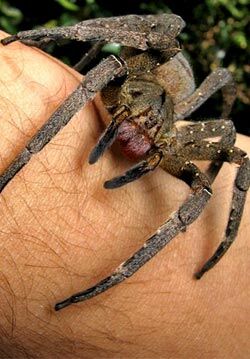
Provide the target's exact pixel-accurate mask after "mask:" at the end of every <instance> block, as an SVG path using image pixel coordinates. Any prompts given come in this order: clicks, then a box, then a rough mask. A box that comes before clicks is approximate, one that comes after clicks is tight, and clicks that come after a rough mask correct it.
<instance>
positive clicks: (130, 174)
mask: <svg viewBox="0 0 250 359" xmlns="http://www.w3.org/2000/svg"><path fill="white" fill-rule="evenodd" d="M146 164H147V162H146V161H142V162H140V163H138V164H137V165H136V166H134V167H132V168H131V169H130V170H128V171H127V172H125V173H124V174H123V175H121V176H117V177H114V178H112V179H111V180H109V181H106V182H104V188H106V189H112V188H118V187H122V186H124V185H125V184H127V183H129V182H133V181H135V180H137V179H139V178H140V177H141V176H143V175H144V174H146V173H147V172H149V171H150V168H148V167H146Z"/></svg>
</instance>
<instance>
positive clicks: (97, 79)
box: [0, 55, 126, 192]
mask: <svg viewBox="0 0 250 359" xmlns="http://www.w3.org/2000/svg"><path fill="white" fill-rule="evenodd" d="M125 73H126V68H125V66H124V64H122V63H121V62H120V60H118V59H117V58H116V57H115V56H113V55H111V56H109V57H108V58H107V59H105V60H103V61H102V62H101V63H100V64H99V65H97V66H96V67H95V68H94V69H92V70H91V71H89V72H88V74H87V75H86V77H85V79H84V80H83V81H82V83H80V85H79V86H78V87H77V88H76V90H75V91H74V92H73V93H72V94H71V95H70V96H69V97H68V98H67V99H66V100H65V102H64V103H63V104H62V105H61V106H59V107H58V109H57V110H56V111H55V112H54V113H53V115H52V116H51V117H50V118H49V120H48V121H47V122H46V123H45V124H44V125H43V126H42V127H41V129H40V130H39V131H38V133H37V134H36V135H35V136H34V137H33V138H32V139H31V140H30V141H29V142H28V144H27V145H26V147H25V148H24V150H23V151H22V152H21V153H20V154H19V155H18V156H17V157H16V158H15V160H14V161H13V162H12V163H11V165H10V166H9V167H8V168H7V169H6V170H5V171H4V173H3V174H2V175H1V176H0V192H1V191H2V190H3V189H4V187H5V186H6V185H7V183H8V182H9V181H10V180H11V179H12V178H13V177H14V176H15V175H16V174H17V173H18V172H19V171H20V169H21V168H22V167H23V166H24V165H26V164H27V163H28V162H29V160H30V159H31V157H32V156H33V154H36V153H38V152H39V151H41V150H42V149H43V147H44V146H45V145H46V144H47V143H48V142H49V141H50V140H51V139H52V138H53V137H54V136H55V135H56V134H57V133H58V132H59V131H60V130H61V129H62V128H63V127H64V126H65V125H67V123H68V122H69V121H70V119H71V118H72V117H73V116H74V115H75V114H76V113H77V112H78V111H79V110H80V109H81V107H83V106H84V105H85V104H86V103H87V102H88V101H89V100H91V99H92V98H93V97H94V96H95V94H96V92H98V91H100V90H102V88H104V87H105V86H106V85H107V84H108V83H109V82H110V81H111V80H113V79H114V78H115V77H119V76H122V75H124V74H125Z"/></svg>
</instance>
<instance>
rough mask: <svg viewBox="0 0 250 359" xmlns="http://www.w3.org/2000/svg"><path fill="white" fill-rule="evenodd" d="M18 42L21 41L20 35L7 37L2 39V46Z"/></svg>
mask: <svg viewBox="0 0 250 359" xmlns="http://www.w3.org/2000/svg"><path fill="white" fill-rule="evenodd" d="M17 40H19V37H18V35H12V36H8V37H5V39H2V40H1V44H2V45H8V44H10V43H11V42H14V41H17Z"/></svg>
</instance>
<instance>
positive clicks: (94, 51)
mask: <svg viewBox="0 0 250 359" xmlns="http://www.w3.org/2000/svg"><path fill="white" fill-rule="evenodd" d="M104 44H105V41H97V42H96V43H95V44H94V45H92V46H91V48H90V49H89V51H88V52H86V53H85V54H84V55H83V57H82V58H81V59H80V60H79V61H78V62H77V63H76V64H75V65H74V67H73V68H74V69H75V70H76V71H79V72H81V71H82V70H83V69H84V68H85V67H86V66H87V65H89V64H90V62H91V61H92V60H93V59H94V58H95V57H96V56H97V55H98V54H99V52H100V51H101V49H102V48H103V45H104Z"/></svg>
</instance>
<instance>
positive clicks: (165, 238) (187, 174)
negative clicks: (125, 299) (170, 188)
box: [55, 158, 211, 310]
mask: <svg viewBox="0 0 250 359" xmlns="http://www.w3.org/2000/svg"><path fill="white" fill-rule="evenodd" d="M173 161H175V166H174V167H175V171H174V172H175V173H178V177H179V178H181V179H182V180H184V181H185V182H186V183H187V184H188V185H190V187H191V189H192V191H193V194H192V195H191V196H190V197H189V198H188V199H187V200H186V201H185V202H184V204H183V205H182V206H181V207H180V208H179V210H178V211H176V212H174V213H173V214H172V215H171V216H170V218H169V219H168V220H167V221H166V222H165V223H164V224H163V225H162V226H161V227H160V228H159V229H158V230H157V232H156V233H155V234H154V235H153V236H152V237H150V238H149V239H148V240H147V241H146V242H145V244H144V245H143V247H142V248H140V249H139V250H138V251H137V252H136V253H134V254H133V255H132V257H130V258H129V259H128V260H126V261H125V262H124V263H122V264H121V265H120V266H119V267H118V268H117V269H116V270H115V271H114V272H113V273H112V274H111V275H110V276H108V277H106V278H105V279H103V280H102V281H100V282H99V283H97V284H95V285H94V286H93V287H91V288H88V289H86V290H84V291H82V292H79V293H76V294H74V295H72V296H71V297H69V298H67V299H65V300H64V301H62V302H59V303H57V304H56V305H55V310H60V309H63V308H65V307H67V306H69V305H71V304H73V303H78V302H81V301H84V300H87V299H90V298H92V297H95V296H96V295H98V294H101V293H102V292H105V291H106V290H108V289H109V288H111V287H113V286H115V285H117V284H118V283H121V282H123V281H124V280H125V279H127V278H129V277H131V276H132V275H133V274H134V273H135V272H136V271H138V270H139V269H140V268H141V267H142V266H143V265H144V264H145V263H146V262H148V261H149V260H150V259H151V258H152V257H154V256H155V255H156V254H157V253H158V252H159V251H160V250H161V249H163V248H164V247H165V246H166V245H167V244H168V243H169V242H170V241H171V239H173V238H174V237H175V236H176V235H177V234H178V233H180V232H181V231H183V229H185V228H186V226H188V225H189V224H191V223H192V222H193V221H194V220H195V219H196V218H197V217H198V216H199V215H200V213H201V212H202V210H203V208H204V207H205V205H206V203H207V201H208V200H209V198H210V197H211V188H210V183H209V180H208V179H207V177H206V176H205V175H204V174H203V173H202V172H201V171H200V170H199V169H198V168H197V167H196V166H195V165H194V164H193V163H185V162H184V161H181V160H175V159H174V158H173ZM174 172H173V173H174Z"/></svg>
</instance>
